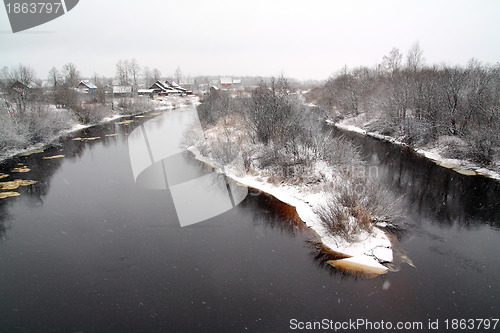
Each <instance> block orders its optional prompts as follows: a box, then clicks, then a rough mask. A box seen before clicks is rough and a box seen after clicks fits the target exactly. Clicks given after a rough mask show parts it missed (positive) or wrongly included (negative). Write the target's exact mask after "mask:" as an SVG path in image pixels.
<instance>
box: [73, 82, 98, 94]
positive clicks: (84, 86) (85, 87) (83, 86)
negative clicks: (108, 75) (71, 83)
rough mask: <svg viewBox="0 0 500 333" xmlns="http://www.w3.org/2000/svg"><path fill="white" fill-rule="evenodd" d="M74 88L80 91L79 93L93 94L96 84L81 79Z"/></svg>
mask: <svg viewBox="0 0 500 333" xmlns="http://www.w3.org/2000/svg"><path fill="white" fill-rule="evenodd" d="M76 88H77V89H78V90H79V91H80V92H81V93H87V94H89V93H90V94H95V92H96V91H97V86H96V85H95V84H93V83H92V82H90V81H89V80H83V81H80V83H79V84H78V85H77V86H76Z"/></svg>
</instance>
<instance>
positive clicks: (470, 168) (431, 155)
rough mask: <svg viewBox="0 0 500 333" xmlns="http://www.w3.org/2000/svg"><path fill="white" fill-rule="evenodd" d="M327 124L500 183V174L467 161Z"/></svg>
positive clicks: (350, 127) (358, 129)
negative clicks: (403, 148)
mask: <svg viewBox="0 0 500 333" xmlns="http://www.w3.org/2000/svg"><path fill="white" fill-rule="evenodd" d="M326 123H327V124H328V125H331V126H335V127H336V128H338V129H341V130H344V131H349V132H354V133H358V134H361V135H364V136H369V137H372V138H375V139H378V140H382V141H386V142H390V143H392V144H394V145H397V146H400V147H406V148H409V149H411V150H412V151H413V152H414V153H415V154H417V155H418V156H421V157H425V158H426V159H428V160H429V161H431V162H434V163H436V164H437V165H439V166H441V167H443V168H447V169H451V170H453V171H455V172H457V173H459V174H462V175H466V176H482V177H487V178H490V179H494V180H496V181H500V173H497V172H495V171H493V170H490V169H486V168H484V167H480V166H478V165H475V164H474V163H472V162H470V161H466V160H458V159H450V158H446V157H443V156H442V155H441V154H439V153H438V152H436V151H429V150H425V149H422V148H414V147H411V146H409V145H407V144H406V143H404V142H401V141H399V140H397V139H396V138H394V137H392V136H387V135H382V134H379V133H377V132H369V131H367V130H365V129H363V128H361V127H359V126H356V125H349V124H346V123H345V122H344V121H340V122H334V121H331V120H326ZM461 163H467V164H468V165H467V166H464V165H461Z"/></svg>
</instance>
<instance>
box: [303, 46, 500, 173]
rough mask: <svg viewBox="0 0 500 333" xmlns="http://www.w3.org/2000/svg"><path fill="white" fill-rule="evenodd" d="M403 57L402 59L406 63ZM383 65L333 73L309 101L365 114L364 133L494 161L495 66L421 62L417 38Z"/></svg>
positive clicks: (499, 119)
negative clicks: (430, 64)
mask: <svg viewBox="0 0 500 333" xmlns="http://www.w3.org/2000/svg"><path fill="white" fill-rule="evenodd" d="M405 60H406V61H405ZM405 60H404V57H403V54H402V53H401V52H400V51H399V50H398V49H396V48H395V49H393V50H392V51H391V52H390V53H389V54H388V55H386V56H384V58H383V61H382V63H381V64H379V65H377V66H375V67H372V68H369V67H359V68H353V69H348V68H347V67H345V68H344V69H343V70H342V71H340V72H339V73H337V74H336V75H334V76H332V77H331V78H329V79H328V80H327V82H326V83H325V84H324V85H323V86H322V87H320V88H317V89H315V90H313V91H311V92H310V93H309V95H308V98H309V99H310V100H311V101H314V102H316V103H318V104H319V105H321V106H322V107H323V108H325V109H326V110H328V112H329V114H330V117H334V118H336V119H337V120H338V119H341V118H345V117H355V116H358V115H359V114H361V113H365V114H366V116H367V118H368V122H369V125H367V129H368V130H372V131H378V132H380V133H381V134H384V135H389V136H393V137H398V138H401V139H402V140H403V141H405V142H406V143H408V144H410V145H426V144H429V143H441V144H445V145H447V147H448V148H449V149H448V154H449V157H454V158H466V159H469V160H472V161H474V162H478V163H480V164H483V165H489V164H491V163H493V159H494V156H495V150H496V149H497V148H498V147H499V146H500V135H499V132H500V111H499V109H500V64H496V65H494V66H489V65H483V64H481V63H480V62H479V61H477V60H475V59H471V60H470V61H469V62H468V63H467V65H466V66H448V65H434V66H426V65H425V61H424V58H423V52H422V50H421V49H420V47H419V45H418V43H415V44H414V45H413V47H412V48H411V49H410V50H409V51H408V53H407V54H406V58H405Z"/></svg>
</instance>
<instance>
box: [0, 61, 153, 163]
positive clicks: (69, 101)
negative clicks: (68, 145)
mask: <svg viewBox="0 0 500 333" xmlns="http://www.w3.org/2000/svg"><path fill="white" fill-rule="evenodd" d="M49 79H51V80H49V85H46V86H43V85H40V84H37V83H36V82H37V79H36V77H35V73H34V71H33V70H32V69H31V68H30V67H28V66H24V65H19V66H18V67H17V68H14V69H8V68H3V70H2V73H1V77H0V88H1V89H0V92H1V94H0V124H1V126H0V160H1V159H3V158H6V157H9V156H10V155H12V154H13V153H15V152H18V151H22V150H24V149H27V148H28V147H31V146H33V145H36V144H48V143H50V142H52V141H53V140H55V139H57V138H58V137H60V136H63V135H65V133H67V132H68V131H69V130H71V129H72V128H76V127H78V126H90V125H95V124H97V123H99V122H101V121H103V120H105V119H106V118H111V117H116V116H119V115H134V114H139V113H143V112H145V111H148V110H153V109H154V105H153V104H152V102H151V100H150V99H148V98H146V97H138V96H135V95H132V94H130V95H128V96H120V97H115V96H113V95H112V94H111V95H110V94H106V93H105V87H106V85H107V84H108V83H109V81H110V79H105V78H99V77H97V76H96V78H95V80H94V81H95V82H96V83H97V84H96V88H95V91H94V92H91V93H89V92H85V91H81V90H79V89H76V88H74V87H76V86H77V85H78V83H79V82H81V81H80V74H79V72H78V70H77V69H76V66H75V65H73V64H67V65H65V66H64V68H63V70H62V74H59V71H58V70H57V69H55V68H53V69H52V70H51V72H50V74H49ZM111 80H112V79H111Z"/></svg>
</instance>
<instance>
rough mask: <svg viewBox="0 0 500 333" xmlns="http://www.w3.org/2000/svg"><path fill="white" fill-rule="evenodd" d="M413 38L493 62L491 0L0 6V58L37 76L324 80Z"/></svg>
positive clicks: (434, 52) (117, 1)
mask: <svg viewBox="0 0 500 333" xmlns="http://www.w3.org/2000/svg"><path fill="white" fill-rule="evenodd" d="M415 41H419V43H420V47H421V48H422V50H423V51H424V57H425V59H426V63H427V64H434V63H447V64H450V65H454V64H462V65H464V64H466V63H467V61H468V60H469V59H470V58H472V57H475V58H477V59H478V60H480V61H481V62H483V63H489V64H495V63H497V62H499V61H500V1H498V0H474V1H472V0H470V1H460V0H449V1H442V0H431V1H426V0H418V1H410V0H371V1H370V0H366V1H355V0H349V1H348V0H344V1H333V0H327V1H315V0H308V1H304V0H301V1H294V0H288V1H271V0H265V1H261V0H254V1H247V0H245V1H237V0H228V1H222V0H218V1H212V0H176V1H173V0H171V1H166V0H141V1H138V0H136V1H129V0H105V1H103V0H80V3H79V4H78V5H77V6H76V7H75V8H74V9H73V10H72V11H70V12H68V13H67V14H66V15H64V16H62V17H60V18H58V19H56V20H54V21H51V22H49V23H47V24H44V25H41V26H39V27H35V28H32V29H30V30H28V31H26V32H21V33H16V34H13V33H12V32H11V29H10V25H9V23H8V18H7V14H6V10H5V7H3V8H1V9H0V67H3V66H9V67H11V66H16V65H17V64H19V63H23V64H25V65H30V66H31V67H33V68H34V69H35V71H36V73H37V76H38V77H39V78H42V79H45V78H46V77H47V73H48V71H49V70H50V68H52V66H56V67H57V68H61V67H62V65H64V64H65V63H67V62H73V63H75V64H76V66H77V68H78V69H79V70H80V71H81V73H82V75H84V76H92V75H93V74H94V73H98V74H99V75H106V76H113V75H114V74H115V65H116V63H117V61H118V60H119V59H132V58H136V59H137V61H138V62H139V64H140V65H141V66H149V67H150V68H154V67H157V68H158V69H160V71H161V72H162V74H164V75H165V76H171V75H173V73H174V71H175V69H176V68H177V67H180V68H181V70H182V72H183V74H184V75H201V74H214V75H233V76H238V75H262V76H270V75H279V74H280V73H284V74H285V75H286V76H289V77H294V78H297V79H326V78H328V77H329V76H330V75H331V74H332V73H334V72H336V71H338V70H339V69H340V68H341V67H342V66H344V65H347V66H349V67H355V66H360V65H366V66H373V65H375V64H377V63H379V62H381V59H382V57H383V56H384V55H385V54H388V53H389V52H390V50H391V49H392V48H393V47H396V48H399V49H400V50H401V51H402V52H403V53H406V51H407V50H408V49H409V48H410V47H411V45H412V44H413V43H414V42H415Z"/></svg>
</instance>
